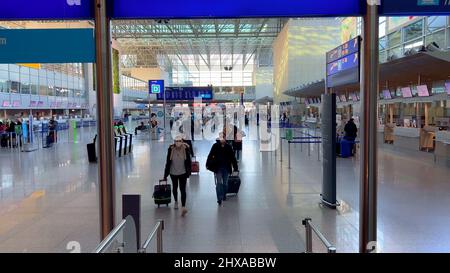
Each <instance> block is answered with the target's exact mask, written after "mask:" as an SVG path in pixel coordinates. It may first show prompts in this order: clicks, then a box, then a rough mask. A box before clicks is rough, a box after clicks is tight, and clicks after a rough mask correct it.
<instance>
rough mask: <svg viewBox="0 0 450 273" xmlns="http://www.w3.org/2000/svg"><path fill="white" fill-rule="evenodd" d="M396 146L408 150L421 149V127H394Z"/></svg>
mask: <svg viewBox="0 0 450 273" xmlns="http://www.w3.org/2000/svg"><path fill="white" fill-rule="evenodd" d="M394 138H395V141H394V146H395V147H398V148H402V149H408V150H414V151H418V150H419V140H420V129H419V128H409V127H395V128H394Z"/></svg>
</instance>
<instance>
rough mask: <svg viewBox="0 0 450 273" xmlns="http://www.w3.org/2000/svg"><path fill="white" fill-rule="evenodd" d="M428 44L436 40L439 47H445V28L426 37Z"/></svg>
mask: <svg viewBox="0 0 450 273" xmlns="http://www.w3.org/2000/svg"><path fill="white" fill-rule="evenodd" d="M425 41H426V44H427V45H429V44H431V43H433V42H435V43H436V44H437V45H438V46H439V48H442V49H444V48H445V30H441V31H438V32H435V33H433V34H430V35H428V36H426V37H425Z"/></svg>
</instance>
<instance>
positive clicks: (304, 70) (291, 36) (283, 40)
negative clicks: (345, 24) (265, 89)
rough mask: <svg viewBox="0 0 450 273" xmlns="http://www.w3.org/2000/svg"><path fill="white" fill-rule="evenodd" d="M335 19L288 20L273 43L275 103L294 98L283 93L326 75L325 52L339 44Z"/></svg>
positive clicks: (337, 26)
mask: <svg viewBox="0 0 450 273" xmlns="http://www.w3.org/2000/svg"><path fill="white" fill-rule="evenodd" d="M340 27H341V22H340V21H339V20H337V19H334V18H322V19H290V20H289V22H288V23H287V24H286V26H285V27H284V28H283V30H282V31H281V33H280V34H279V35H278V37H277V38H276V40H275V42H274V44H273V51H274V54H273V56H274V60H273V63H274V86H275V88H274V90H275V92H274V93H275V97H274V101H275V103H278V102H283V101H290V100H293V99H292V97H287V96H284V95H283V92H284V91H286V90H288V89H291V88H295V87H297V86H300V85H302V84H305V83H309V82H313V81H316V80H321V79H323V78H325V72H326V57H325V54H326V52H327V51H330V50H331V49H333V48H335V47H337V46H339V45H340V44H341V28H340Z"/></svg>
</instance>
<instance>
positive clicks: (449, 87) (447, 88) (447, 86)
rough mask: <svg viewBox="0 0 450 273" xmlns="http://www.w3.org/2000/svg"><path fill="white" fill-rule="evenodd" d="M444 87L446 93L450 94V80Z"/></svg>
mask: <svg viewBox="0 0 450 273" xmlns="http://www.w3.org/2000/svg"><path fill="white" fill-rule="evenodd" d="M445 89H446V90H447V94H449V95H450V82H446V83H445Z"/></svg>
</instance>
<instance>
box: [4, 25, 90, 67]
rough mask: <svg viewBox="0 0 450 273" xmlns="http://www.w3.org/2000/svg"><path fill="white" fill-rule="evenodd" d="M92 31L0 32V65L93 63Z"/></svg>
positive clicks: (33, 30)
mask: <svg viewBox="0 0 450 273" xmlns="http://www.w3.org/2000/svg"><path fill="white" fill-rule="evenodd" d="M94 62H95V41H94V30H93V29H0V63H94Z"/></svg>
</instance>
